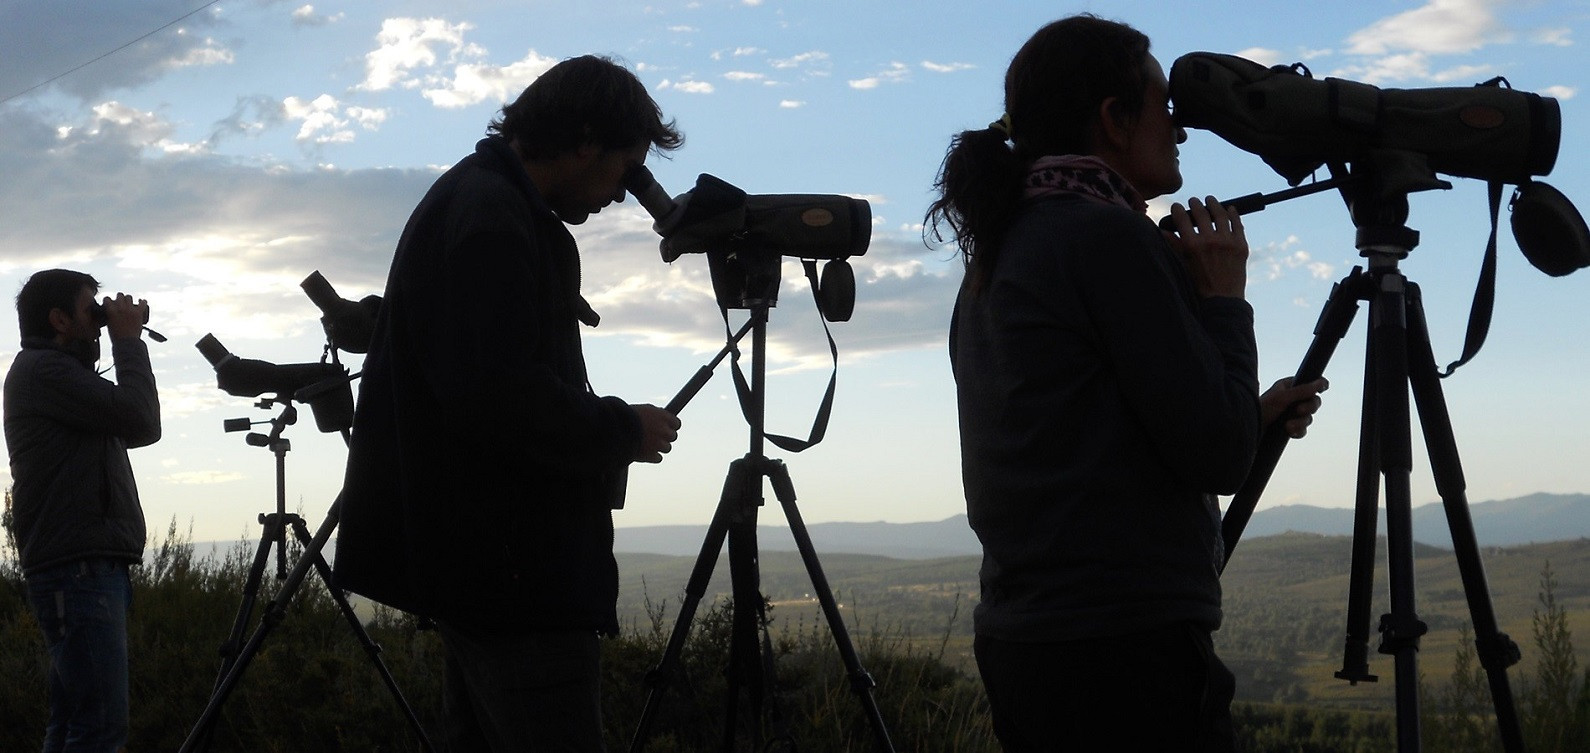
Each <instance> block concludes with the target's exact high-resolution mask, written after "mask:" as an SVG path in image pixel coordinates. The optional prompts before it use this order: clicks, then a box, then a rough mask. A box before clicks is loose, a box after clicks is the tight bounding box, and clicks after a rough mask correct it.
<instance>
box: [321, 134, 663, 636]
mask: <svg viewBox="0 0 1590 753" xmlns="http://www.w3.org/2000/svg"><path fill="white" fill-rule="evenodd" d="M579 279H580V270H579V255H578V250H577V249H576V247H575V244H574V239H573V237H572V236H571V235H569V232H568V230H567V228H565V227H564V225H563V223H562V222H560V221H559V220H558V218H557V216H556V215H555V214H553V213H552V211H551V209H550V208H548V207H547V205H546V203H545V202H544V201H543V200H542V199H541V197H540V195H539V194H538V193H537V192H536V189H535V187H534V185H533V184H532V183H531V182H530V179H529V176H528V174H527V173H526V172H525V170H524V167H523V165H522V163H521V162H520V161H519V160H518V159H517V157H516V155H515V154H514V153H513V151H512V150H511V149H510V148H509V146H508V145H507V144H506V142H504V141H503V140H502V139H501V138H496V137H493V138H487V139H484V140H482V141H481V142H480V143H479V144H478V145H477V146H476V149H475V153H474V154H472V155H470V156H468V157H465V158H464V159H463V160H461V161H460V162H459V163H458V164H457V165H455V166H454V167H453V168H452V169H450V170H448V171H447V173H446V174H445V175H443V176H442V177H441V178H440V179H438V180H437V181H436V183H435V185H433V186H432V187H431V190H430V191H429V192H428V193H427V194H426V195H425V198H424V199H423V200H422V201H421V202H420V204H419V206H418V207H417V208H415V210H414V213H413V215H412V216H411V217H410V218H409V222H408V225H407V227H405V228H404V230H403V236H402V238H401V240H399V242H398V247H397V252H396V255H395V256H394V258H393V260H392V269H391V272H390V274H389V275H388V278H387V287H386V292H385V295H384V300H383V303H382V307H381V312H380V315H379V317H378V319H377V322H376V329H375V335H374V336H373V338H372V341H371V344H370V351H369V355H368V356H367V358H366V360H365V364H364V370H363V378H362V382H361V384H360V388H359V402H358V408H357V411H356V413H355V418H354V426H353V435H352V444H351V447H350V450H349V458H348V468H347V478H346V483H345V484H344V488H343V493H342V497H341V521H340V530H339V534H338V539H337V561H336V569H335V573H336V575H335V580H336V583H337V585H338V586H340V587H342V588H346V589H348V590H351V591H354V592H356V593H359V594H363V595H365V596H367V597H369V598H372V599H374V600H376V601H379V602H382V603H385V604H388V605H390V606H393V607H397V608H399V609H402V610H405V611H408V612H412V613H415V614H419V615H423V616H427V617H435V618H438V619H442V620H445V621H449V622H452V623H454V624H459V625H467V626H470V627H473V628H475V629H478V630H488V631H494V632H499V633H506V632H523V631H535V630H568V629H584V628H590V629H592V630H599V631H603V632H607V633H615V632H617V629H618V624H617V616H616V613H615V603H616V600H617V596H618V568H617V565H616V563H615V562H614V559H613V523H612V512H611V510H612V507H613V505H614V503H615V502H616V501H617V500H618V499H621V495H622V494H623V484H624V472H625V469H626V468H627V464H628V463H629V461H630V460H631V459H632V458H633V457H634V454H635V452H636V449H637V447H638V446H639V442H640V423H639V419H638V418H637V417H636V415H635V412H634V410H633V409H631V408H630V407H629V406H628V405H627V404H625V403H624V402H623V401H621V400H619V399H617V398H612V397H598V396H596V395H595V394H593V393H592V392H591V390H590V387H589V385H588V383H587V380H586V372H585V361H584V357H583V356H582V355H581V352H580V335H579V331H578V327H579V323H580V321H581V320H582V319H584V320H586V321H588V322H590V323H594V317H593V316H592V315H591V313H590V308H589V306H587V305H586V303H585V301H584V299H582V298H581V297H580V293H579V285H580V282H579Z"/></svg>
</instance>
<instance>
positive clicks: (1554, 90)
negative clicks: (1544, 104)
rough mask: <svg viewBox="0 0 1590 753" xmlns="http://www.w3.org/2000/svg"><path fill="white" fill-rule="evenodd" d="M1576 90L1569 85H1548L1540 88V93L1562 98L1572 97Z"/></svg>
mask: <svg viewBox="0 0 1590 753" xmlns="http://www.w3.org/2000/svg"><path fill="white" fill-rule="evenodd" d="M1577 92H1578V90H1577V89H1575V88H1573V87H1571V86H1548V87H1546V88H1544V89H1541V90H1540V93H1541V94H1544V95H1546V96H1548V97H1555V98H1557V99H1562V100H1568V99H1573V95H1574V94H1576V93H1577Z"/></svg>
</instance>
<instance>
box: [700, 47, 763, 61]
mask: <svg viewBox="0 0 1590 753" xmlns="http://www.w3.org/2000/svg"><path fill="white" fill-rule="evenodd" d="M764 52H767V50H764V49H762V48H761V47H736V48H734V49H732V50H728V51H724V50H714V51H713V52H712V54H711V55H710V56H709V57H711V58H712V59H713V60H722V59H723V56H724V55H728V56H729V57H736V58H740V57H745V56H747V55H759V54H761V53H764Z"/></svg>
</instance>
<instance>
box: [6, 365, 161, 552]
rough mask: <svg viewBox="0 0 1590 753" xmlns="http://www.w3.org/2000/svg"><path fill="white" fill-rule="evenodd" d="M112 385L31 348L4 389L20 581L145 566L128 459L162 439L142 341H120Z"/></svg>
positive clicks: (90, 370)
mask: <svg viewBox="0 0 1590 753" xmlns="http://www.w3.org/2000/svg"><path fill="white" fill-rule="evenodd" d="M111 354H112V357H113V358H114V360H115V364H116V381H115V382H114V383H113V382H111V381H110V380H108V379H105V378H103V377H101V376H99V375H98V374H95V373H94V370H93V368H92V367H90V366H87V365H85V364H84V363H82V362H81V361H79V360H78V359H77V358H76V357H74V356H72V355H71V354H69V353H67V352H65V351H63V350H61V349H59V348H58V347H56V346H55V344H54V343H52V342H50V341H47V340H42V339H36V338H24V339H23V341H22V352H20V353H18V354H17V357H16V360H15V361H13V362H12V364H11V371H10V373H8V374H7V375H6V380H5V438H6V449H7V450H8V451H9V452H10V455H11V479H12V489H11V491H12V503H13V505H14V508H13V509H14V512H15V528H16V535H17V546H18V548H19V549H20V550H21V557H22V571H23V573H24V574H31V573H34V572H37V571H38V570H41V569H43V568H47V567H50V566H52V565H58V564H61V563H64V562H70V561H72V560H76V559H82V558H85V557H110V558H113V559H121V560H127V561H134V562H135V561H138V560H139V559H141V558H142V557H143V551H144V533H145V530H144V514H143V508H142V507H141V506H140V505H139V503H138V487H137V485H136V484H135V483H134V481H133V472H132V465H131V464H130V463H129V462H128V459H127V449H128V448H131V447H143V446H145V445H150V444H153V443H155V442H156V441H157V440H159V439H160V399H159V396H158V395H157V394H156V392H155V377H154V372H153V371H152V370H151V369H150V366H149V350H148V347H147V346H146V345H145V344H144V342H143V341H142V340H139V339H137V338H129V339H125V340H114V341H112V344H111Z"/></svg>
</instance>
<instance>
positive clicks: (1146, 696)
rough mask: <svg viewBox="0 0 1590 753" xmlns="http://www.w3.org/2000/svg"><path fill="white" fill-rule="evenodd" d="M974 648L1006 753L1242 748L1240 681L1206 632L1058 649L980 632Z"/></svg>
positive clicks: (1153, 634)
mask: <svg viewBox="0 0 1590 753" xmlns="http://www.w3.org/2000/svg"><path fill="white" fill-rule="evenodd" d="M973 650H974V651H975V653H976V655H977V667H978V671H979V673H980V674H981V675H982V679H983V686H984V687H985V688H986V689H987V691H988V703H989V710H990V711H991V712H992V716H993V722H994V734H995V735H996V736H997V737H998V738H999V742H1000V746H1001V747H1002V748H1003V749H1004V750H1005V752H1006V753H1056V752H1057V751H1069V750H1076V751H1094V750H1111V751H1131V752H1132V753H1231V751H1232V750H1233V749H1234V748H1235V745H1236V743H1235V739H1234V733H1233V729H1232V725H1231V698H1232V694H1233V693H1234V691H1235V690H1236V684H1235V682H1234V678H1233V677H1232V675H1231V672H1230V670H1228V669H1226V666H1225V665H1224V664H1223V663H1221V661H1220V659H1219V658H1217V657H1216V656H1215V653H1214V646H1213V643H1212V641H1211V639H1210V634H1209V631H1208V630H1207V629H1205V628H1201V627H1198V626H1194V625H1188V624H1178V625H1170V626H1167V627H1164V628H1161V629H1158V630H1153V631H1150V632H1146V633H1139V634H1134V635H1112V636H1106V637H1100V638H1090V639H1084V640H1076V641H1063V642H1054V643H1019V642H1013V641H1004V640H998V639H994V638H990V637H988V636H984V635H979V636H977V637H976V639H975V641H974V643H973ZM1101 741H1103V742H1102V743H1101Z"/></svg>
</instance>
